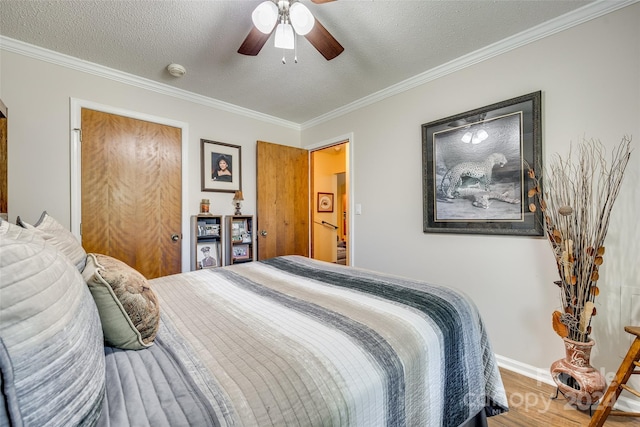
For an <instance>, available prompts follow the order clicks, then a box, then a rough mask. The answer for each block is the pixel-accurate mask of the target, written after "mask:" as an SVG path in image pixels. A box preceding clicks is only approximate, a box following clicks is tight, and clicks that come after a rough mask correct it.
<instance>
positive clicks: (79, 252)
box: [16, 211, 87, 272]
mask: <svg viewBox="0 0 640 427" xmlns="http://www.w3.org/2000/svg"><path fill="white" fill-rule="evenodd" d="M16 222H17V224H18V225H20V226H22V227H24V228H26V229H28V230H32V231H35V232H36V233H37V234H38V235H40V236H41V237H42V238H43V239H44V240H46V241H47V242H49V244H51V245H52V246H55V247H56V248H57V249H58V250H60V252H62V253H63V254H65V256H67V257H68V258H69V260H70V261H71V262H72V263H73V264H74V265H75V266H76V268H77V269H78V271H79V272H82V270H84V265H85V262H86V260H87V253H86V252H85V250H84V248H83V247H82V244H80V242H79V241H78V239H76V236H74V235H73V233H71V231H69V230H68V229H67V228H65V227H64V226H63V225H62V224H60V223H59V222H58V221H56V220H55V219H54V218H53V217H52V216H50V215H49V214H48V213H47V211H44V212H42V215H40V219H39V220H38V222H37V223H36V224H35V225H31V224H28V223H26V222H24V221H22V220H21V219H20V217H18V218H17V221H16Z"/></svg>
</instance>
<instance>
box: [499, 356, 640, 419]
mask: <svg viewBox="0 0 640 427" xmlns="http://www.w3.org/2000/svg"><path fill="white" fill-rule="evenodd" d="M496 361H497V362H498V366H499V367H501V368H504V369H508V370H509V371H513V372H515V373H517V374H520V375H524V376H525V377H529V378H531V379H534V380H536V381H538V382H540V383H544V384H549V385H551V386H554V387H555V385H556V383H555V382H554V381H553V378H551V373H550V372H549V370H548V369H541V368H536V367H535V366H531V365H528V364H526V363H522V362H518V361H517V360H513V359H509V358H508V357H504V356H500V355H496ZM625 393H626V392H625ZM613 408H614V409H616V410H619V411H625V412H640V401H639V400H636V399H631V398H628V397H626V396H620V397H619V398H618V401H617V402H616V404H615V405H614V407H613Z"/></svg>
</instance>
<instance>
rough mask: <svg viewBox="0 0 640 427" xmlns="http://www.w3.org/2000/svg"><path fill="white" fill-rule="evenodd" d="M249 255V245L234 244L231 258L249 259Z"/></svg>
mask: <svg viewBox="0 0 640 427" xmlns="http://www.w3.org/2000/svg"><path fill="white" fill-rule="evenodd" d="M250 257H251V252H250V250H249V245H235V246H234V247H233V258H235V259H240V260H241V259H249V258H250Z"/></svg>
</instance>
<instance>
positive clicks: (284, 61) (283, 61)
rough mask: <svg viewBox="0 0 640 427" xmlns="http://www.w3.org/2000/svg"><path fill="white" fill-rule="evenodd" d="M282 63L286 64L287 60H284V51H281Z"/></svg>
mask: <svg viewBox="0 0 640 427" xmlns="http://www.w3.org/2000/svg"><path fill="white" fill-rule="evenodd" d="M282 63H283V64H286V63H287V60H286V59H285V58H284V49H282Z"/></svg>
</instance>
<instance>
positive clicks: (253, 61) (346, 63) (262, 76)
mask: <svg viewBox="0 0 640 427" xmlns="http://www.w3.org/2000/svg"><path fill="white" fill-rule="evenodd" d="M260 1H261V0H251V1H250V0H235V1H231V0H230V1H221V0H208V1H197V0H189V1H161V0H153V1H152V0H149V1H115V0H102V1H87V0H63V1H25V0H19V1H13V0H0V34H1V35H2V36H4V37H7V38H10V39H14V40H19V41H23V42H26V43H29V44H33V45H36V46H39V47H43V48H46V49H50V50H53V51H56V52H60V53H64V54H66V55H70V56H72V57H75V58H79V59H82V60H85V61H89V62H91V63H95V64H99V65H102V66H106V67H109V68H113V69H116V70H120V71H124V72H126V73H129V74H132V75H135V76H139V77H143V78H145V79H150V80H152V81H155V82H159V83H163V84H167V85H170V86H173V87H175V88H179V89H183V90H186V91H189V92H192V93H195V94H199V95H203V96H205V97H208V98H213V99H215V100H219V101H223V102H226V103H230V104H233V105H236V106H239V107H243V108H246V109H249V110H252V111H256V112H259V113H264V114H267V115H270V116H273V117H276V118H279V119H282V120H286V121H290V122H293V123H298V124H304V123H305V122H308V121H310V120H313V119H315V118H317V117H319V116H322V115H323V114H326V113H329V112H331V111H333V110H336V109H338V108H341V107H343V106H345V105H348V104H350V103H353V102H355V101H357V100H359V99H361V98H363V97H366V96H368V95H371V94H373V93H375V92H378V91H381V90H383V89H385V88H388V87H390V86H392V85H395V84H398V83H399V82H402V81H404V80H406V79H409V78H411V77H413V76H416V75H419V74H421V73H425V72H427V71H429V70H432V69H434V68H435V67H438V66H441V65H442V64H445V63H448V62H450V61H453V60H455V59H456V58H459V57H462V56H464V55H467V54H470V53H472V52H474V51H477V50H479V49H482V48H483V47H486V46H489V45H492V44H494V43H497V42H500V41H502V40H504V39H507V38H509V37H512V36H514V35H516V34H519V33H521V32H523V31H527V30H529V29H531V28H533V27H536V26H539V25H540V24H543V23H545V22H548V21H550V20H553V19H554V18H557V17H561V16H564V19H566V17H567V16H571V15H565V14H568V13H571V12H573V14H576V11H577V12H579V11H580V10H581V9H580V8H583V7H585V5H588V4H590V3H592V1H590V0H570V1H562V0H553V1H549V0H534V1H528V0H518V1H513V0H512V1H509V0H500V1H492V0H475V1H457V0H449V1H407V0H405V1H384V0H383V1H354V0H351V1H350V0H338V1H334V2H330V3H325V4H314V3H311V2H310V1H309V0H302V1H303V2H304V3H305V4H306V5H307V6H308V8H309V9H310V10H311V12H312V13H313V14H314V15H315V17H316V18H317V19H318V20H319V21H320V22H321V23H322V24H323V25H324V26H325V27H326V28H327V29H328V30H329V31H330V32H331V34H333V36H334V37H335V38H336V39H337V40H338V41H339V42H340V43H341V44H342V45H343V46H344V48H345V51H344V52H343V53H342V54H341V55H340V56H338V57H337V58H336V59H334V60H332V61H326V60H325V59H324V58H323V57H322V56H321V55H320V54H319V53H318V52H317V51H316V50H315V49H314V48H313V46H311V45H310V44H309V42H308V41H307V40H305V39H304V38H301V37H299V38H298V52H297V56H298V63H297V64H296V63H294V61H293V55H292V54H291V53H289V52H291V51H287V54H286V57H287V63H286V64H282V62H281V58H282V54H283V51H282V50H280V49H276V48H275V47H274V46H273V36H272V37H271V39H269V41H267V43H266V45H265V46H264V48H263V49H262V51H261V52H260V54H259V55H258V56H256V57H250V56H244V55H240V54H238V53H237V50H238V47H239V46H240V44H241V43H242V41H243V40H244V38H245V37H246V35H247V34H248V32H249V30H250V29H251V27H252V23H251V11H252V10H253V9H254V8H255V7H256V5H257V4H259V3H260ZM609 3H612V2H611V1H610V2H609ZM613 3H615V2H613ZM587 7H588V6H587ZM560 19H563V18H560ZM556 21H557V20H556ZM174 62H175V63H179V64H181V65H183V66H184V67H186V69H187V74H186V75H185V76H184V77H182V78H180V79H178V78H175V77H172V76H171V75H169V73H168V72H167V70H166V67H167V65H168V64H170V63H174Z"/></svg>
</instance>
